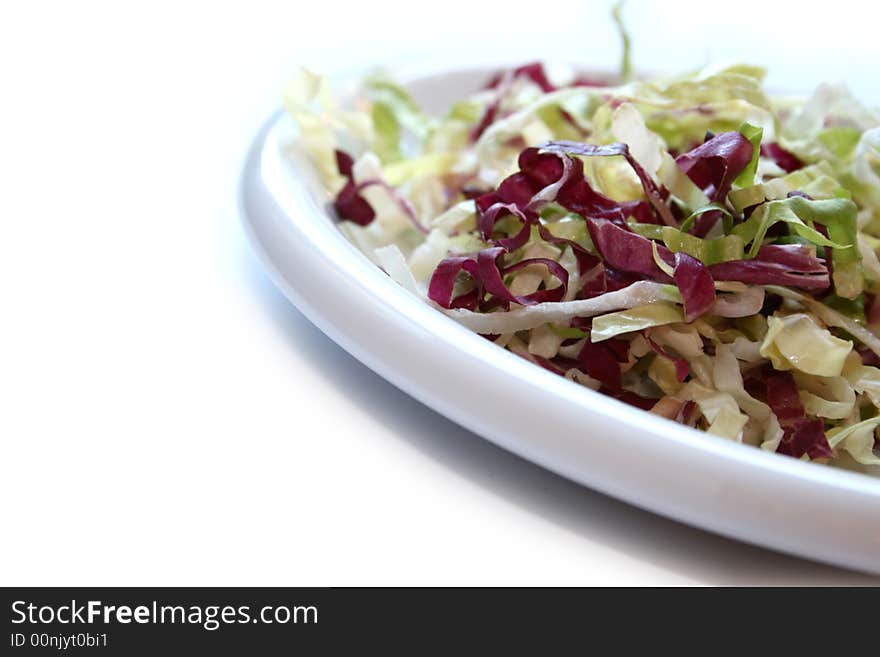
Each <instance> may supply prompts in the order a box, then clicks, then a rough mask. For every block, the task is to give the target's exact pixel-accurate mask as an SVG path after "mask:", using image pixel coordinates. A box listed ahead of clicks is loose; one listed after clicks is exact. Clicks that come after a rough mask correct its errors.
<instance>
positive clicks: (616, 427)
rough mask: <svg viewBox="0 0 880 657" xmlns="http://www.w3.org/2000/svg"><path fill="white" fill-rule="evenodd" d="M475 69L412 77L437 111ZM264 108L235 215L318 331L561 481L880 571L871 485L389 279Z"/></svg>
mask: <svg viewBox="0 0 880 657" xmlns="http://www.w3.org/2000/svg"><path fill="white" fill-rule="evenodd" d="M483 74H484V72H483V71H480V72H474V71H470V72H456V73H447V74H440V75H433V76H428V77H423V78H421V79H417V80H414V81H413V82H412V83H411V84H410V89H411V90H412V91H413V92H414V94H415V95H416V96H417V99H419V100H420V101H421V102H422V103H423V104H425V105H427V106H428V107H429V109H430V108H431V107H443V106H446V105H448V104H449V103H450V102H451V101H452V100H454V99H456V98H458V97H460V96H461V94H462V93H463V91H469V90H470V89H473V88H475V86H476V84H477V81H478V80H480V79H484V78H483ZM289 132H290V125H289V123H288V120H287V119H286V118H284V117H282V116H280V115H276V116H275V117H273V118H272V119H271V120H270V121H269V122H268V123H267V125H266V127H265V129H264V130H263V131H262V132H261V133H260V135H259V136H258V138H257V140H256V142H255V144H254V146H253V149H252V151H251V154H250V156H249V159H248V161H247V164H246V168H245V171H244V174H243V179H242V188H241V209H242V217H243V221H244V225H245V227H246V230H247V233H248V235H249V237H250V239H251V241H252V243H253V247H254V249H255V250H256V251H257V253H258V254H259V256H260V258H261V259H262V261H263V262H264V264H265V266H266V268H267V269H268V271H269V272H270V274H271V276H272V278H273V280H274V281H275V283H276V284H277V285H278V287H279V288H281V290H282V291H283V292H284V293H285V294H286V295H287V297H288V298H289V299H290V300H291V301H292V302H293V303H294V304H296V306H297V307H298V308H299V309H300V310H301V311H302V312H303V313H304V314H305V315H306V316H307V317H308V318H309V319H310V320H311V321H312V322H314V323H315V324H316V325H317V326H318V327H319V328H320V329H321V330H322V331H324V333H326V334H327V335H328V336H330V337H331V338H332V339H333V340H335V341H336V342H337V343H338V344H339V345H340V346H342V347H343V348H344V349H346V350H347V351H348V352H349V353H351V354H352V355H354V356H355V357H356V358H358V359H359V360H361V361H362V362H363V363H365V364H366V365H367V366H369V367H370V368H372V369H373V370H375V371H376V372H377V373H379V374H380V375H381V376H383V377H385V378H386V379H388V380H389V381H391V382H392V383H394V384H395V385H396V386H398V387H399V388H401V389H402V390H405V391H406V392H407V393H409V394H410V395H412V396H413V397H415V398H416V399H418V400H419V401H421V402H422V403H424V404H426V405H428V406H430V407H431V408H433V409H435V410H437V411H439V412H440V413H442V414H444V415H446V416H447V417H449V418H451V419H452V420H454V421H456V422H458V423H459V424H461V425H463V426H465V427H467V428H468V429H470V430H472V431H474V432H477V433H479V434H481V435H483V436H485V437H486V438H488V439H489V440H491V441H492V442H494V443H496V444H498V445H500V446H502V447H504V448H506V449H509V450H510V451H512V452H515V453H516V454H519V455H520V456H523V457H525V458H527V459H529V460H531V461H534V462H535V463H538V464H540V465H542V466H544V467H546V468H549V469H550V470H553V471H554V472H557V473H559V474H561V475H563V476H565V477H568V478H570V479H573V480H575V481H578V482H580V483H582V484H584V485H586V486H589V487H591V488H594V489H597V490H600V491H602V492H604V493H607V494H609V495H613V496H614V497H618V498H620V499H623V500H626V501H627V502H630V503H632V504H635V505H637V506H640V507H643V508H646V509H650V510H652V511H655V512H657V513H661V514H663V515H666V516H669V517H672V518H675V519H677V520H680V521H682V522H686V523H689V524H692V525H697V526H699V527H703V528H705V529H709V530H711V531H714V532H717V533H719V534H723V535H726V536H729V537H734V538H737V539H740V540H744V541H748V542H751V543H756V544H759V545H763V546H766V547H771V548H775V549H777V550H781V551H784V552H789V553H792V554H797V555H800V556H804V557H809V558H813V559H818V560H821V561H826V562H829V563H834V564H837V565H841V566H848V567H851V568H857V569H861V570H865V571H870V572H874V573H880V479H877V478H874V477H869V476H867V475H863V474H857V473H851V472H846V471H842V470H838V469H834V468H830V467H824V466H821V465H816V464H810V463H805V462H801V461H798V460H795V459H791V458H788V457H784V456H778V455H776V454H770V453H766V452H764V451H762V450H760V449H757V448H754V447H749V446H744V445H740V444H737V443H734V442H730V441H727V440H724V439H721V438H717V437H714V436H710V435H708V434H704V433H701V432H698V431H696V430H693V429H690V428H688V427H684V426H682V425H679V424H675V423H673V422H670V421H667V420H664V419H662V418H660V417H657V416H655V415H652V414H650V413H646V412H644V411H641V410H638V409H636V408H633V407H630V406H627V405H625V404H623V403H621V402H618V401H616V400H614V399H611V398H609V397H606V396H604V395H601V394H599V393H595V392H592V391H591V390H588V389H586V388H584V387H582V386H579V385H577V384H574V383H571V382H569V381H566V380H565V379H563V378H561V377H559V376H556V375H554V374H551V373H550V372H547V371H545V370H543V369H541V368H539V367H536V366H534V365H532V364H531V363H528V362H527V361H525V360H522V359H521V358H519V357H518V356H515V355H514V354H512V353H510V352H508V351H505V350H503V349H501V348H499V347H497V346H495V345H494V344H492V343H491V342H489V341H487V340H485V339H483V338H481V337H479V336H478V335H476V334H473V333H471V332H469V331H468V330H466V329H464V328H463V327H461V326H459V325H458V324H456V323H455V322H454V321H452V320H451V319H448V318H446V317H445V316H443V315H442V314H440V313H438V312H436V311H435V310H433V309H432V308H430V307H429V306H428V305H426V304H425V303H423V302H422V301H420V300H419V299H417V298H416V297H414V296H412V295H410V294H409V293H407V292H406V291H404V290H403V289H402V288H400V287H399V286H397V285H396V284H395V283H394V282H392V281H391V280H390V279H389V278H388V277H387V276H386V275H385V274H384V273H383V272H382V271H381V270H379V269H378V268H377V267H375V266H374V265H372V264H371V263H370V262H369V261H368V260H367V259H366V258H365V257H364V256H363V255H362V254H361V253H360V252H358V251H357V250H356V249H355V248H354V247H353V246H352V245H350V244H349V243H348V242H347V241H346V239H345V238H344V237H343V236H342V234H341V233H340V232H339V231H338V230H337V228H336V227H335V226H334V224H333V221H332V220H331V218H330V216H329V214H328V212H327V206H328V197H327V194H326V193H325V192H324V190H323V189H322V187H321V185H320V183H319V181H318V179H317V177H316V175H315V173H314V171H313V170H312V168H311V166H310V165H309V163H308V161H307V160H306V159H305V158H304V157H303V156H302V155H301V154H297V153H291V152H290V151H289V149H285V148H284V147H283V145H284V144H286V143H287V142H288V135H289Z"/></svg>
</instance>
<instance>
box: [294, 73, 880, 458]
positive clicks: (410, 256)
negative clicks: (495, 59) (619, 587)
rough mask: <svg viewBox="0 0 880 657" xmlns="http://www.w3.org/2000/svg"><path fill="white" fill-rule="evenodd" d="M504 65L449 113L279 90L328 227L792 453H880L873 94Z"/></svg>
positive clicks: (518, 328)
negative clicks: (799, 92) (315, 180)
mask: <svg viewBox="0 0 880 657" xmlns="http://www.w3.org/2000/svg"><path fill="white" fill-rule="evenodd" d="M624 61H625V65H624V66H623V67H622V69H623V70H622V72H621V75H620V76H615V78H613V79H612V78H607V77H605V78H603V77H598V76H594V75H586V76H585V75H576V74H574V73H573V72H570V71H566V70H559V69H550V68H548V67H545V66H543V65H542V64H540V63H531V64H526V65H523V66H519V67H517V68H513V69H511V70H507V71H503V72H500V73H498V74H497V75H495V76H493V77H491V79H489V80H487V81H486V84H485V86H484V87H483V88H482V89H480V90H478V91H476V92H475V93H473V94H471V95H468V96H467V97H464V98H462V99H461V100H460V101H459V102H457V103H455V104H454V105H452V107H450V108H449V110H448V111H447V112H446V114H445V115H444V116H442V117H440V118H437V117H432V116H428V115H426V114H425V113H423V112H422V111H421V110H420V108H419V107H418V106H417V104H416V103H415V102H414V101H413V99H412V98H411V97H410V95H409V94H408V93H407V92H406V91H405V90H404V89H403V88H402V87H400V86H398V85H397V84H395V83H394V82H393V81H391V80H390V79H388V78H387V77H383V76H381V75H375V76H372V77H369V78H367V79H366V80H365V81H364V85H363V94H362V96H361V97H360V98H359V99H358V101H357V102H356V104H355V108H354V109H344V108H342V107H341V106H340V105H338V104H337V103H336V101H335V100H334V99H333V97H332V95H331V92H330V89H329V86H328V84H327V82H326V81H325V80H324V79H322V78H320V77H319V76H316V75H314V74H312V73H310V72H308V71H301V72H300V73H299V74H298V76H297V77H296V79H295V80H294V81H293V82H292V84H291V85H290V86H289V88H288V89H287V91H286V94H285V105H286V107H287V109H288V111H289V112H290V114H291V115H292V116H293V118H294V119H295V121H296V122H297V124H298V126H299V139H300V140H301V143H302V145H303V146H304V147H305V148H306V150H307V151H308V153H309V155H310V157H311V158H312V160H313V162H314V164H315V166H316V168H317V170H318V171H319V172H320V174H321V176H322V179H323V182H324V184H325V185H326V188H327V190H328V192H329V194H330V195H331V196H332V199H333V201H332V204H333V208H334V209H335V213H336V214H337V215H338V219H339V221H340V223H339V227H340V229H341V230H342V231H343V232H344V233H345V235H346V236H347V237H348V238H349V239H350V240H351V241H352V242H353V243H354V244H355V245H357V246H358V247H359V248H360V249H361V250H362V251H363V252H364V253H365V254H366V255H367V256H368V257H369V258H371V259H372V260H373V261H375V262H376V263H377V264H378V265H379V266H381V267H382V268H383V269H384V270H385V271H386V272H387V273H388V274H389V275H390V276H391V277H392V278H393V279H394V280H395V281H397V282H398V283H400V284H401V285H403V286H404V287H406V288H407V289H409V290H410V291H412V292H413V293H414V294H417V295H419V296H421V297H422V298H424V299H425V301H426V303H429V304H431V305H433V306H434V307H436V308H437V309H438V311H440V312H443V313H445V314H446V315H447V316H449V317H450V318H452V319H454V320H455V321H457V322H460V323H461V324H463V325H464V326H466V327H468V328H469V329H471V330H473V331H475V332H477V333H479V334H480V335H482V336H484V337H485V338H486V339H487V340H491V341H493V342H494V343H495V344H497V345H498V346H499V347H502V348H505V349H509V350H510V351H512V352H514V353H515V354H517V355H519V356H521V357H522V358H525V359H527V360H529V361H531V362H533V363H534V364H535V365H536V366H539V367H542V368H545V369H547V370H550V371H551V372H554V373H556V374H558V375H559V376H562V377H565V378H566V379H569V380H571V381H572V382H574V383H575V384H579V385H582V386H586V387H588V388H591V389H593V390H598V391H600V392H602V393H605V394H607V395H610V396H612V397H614V398H616V399H619V400H621V401H623V402H626V403H628V404H633V405H635V406H638V407H640V408H643V409H645V410H648V411H650V412H652V413H656V414H658V415H661V416H663V417H666V418H669V419H670V420H673V421H675V422H680V423H682V424H686V425H689V426H692V427H697V428H700V429H704V430H706V431H708V432H709V433H712V434H716V435H718V436H723V437H725V438H729V439H731V440H736V441H742V442H746V443H749V444H752V445H757V446H760V447H761V448H763V449H765V450H770V451H775V452H777V453H779V454H785V455H788V456H791V457H795V458H799V459H809V460H814V461H824V462H827V461H830V460H834V459H837V458H838V457H842V456H844V455H846V456H845V458H851V459H854V460H855V461H857V462H858V463H862V464H872V465H873V464H880V458H878V456H880V448H878V442H877V438H876V435H877V427H878V426H880V337H878V336H880V296H878V295H880V259H878V255H877V254H878V252H880V113H878V112H877V111H875V110H873V109H871V108H869V107H867V106H865V105H863V104H862V103H860V102H859V101H858V100H857V99H855V98H853V97H852V95H851V94H850V93H849V92H848V91H847V89H846V88H845V87H843V86H841V85H829V84H825V85H822V86H820V87H819V88H818V89H816V91H815V93H814V94H813V95H812V96H811V97H810V98H808V99H806V100H803V99H800V100H799V99H792V98H787V97H781V96H774V95H770V94H768V93H767V92H766V91H765V89H764V88H763V84H762V82H763V78H764V71H763V70H762V69H760V68H757V67H754V66H746V65H734V66H724V67H716V68H711V69H706V70H701V71H699V72H696V73H691V74H687V75H682V76H678V77H670V78H657V79H640V80H628V79H627V78H628V70H629V65H628V57H625V58H624Z"/></svg>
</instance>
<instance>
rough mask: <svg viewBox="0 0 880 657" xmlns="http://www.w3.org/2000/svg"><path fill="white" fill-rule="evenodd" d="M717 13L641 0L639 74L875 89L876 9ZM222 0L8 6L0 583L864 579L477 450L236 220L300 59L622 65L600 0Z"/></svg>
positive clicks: (483, 447) (633, 24)
mask: <svg viewBox="0 0 880 657" xmlns="http://www.w3.org/2000/svg"><path fill="white" fill-rule="evenodd" d="M735 4H736V8H735V10H732V11H731V12H730V13H725V14H721V15H718V16H712V15H707V11H708V10H707V9H705V7H707V6H708V4H707V3H705V2H671V1H668V0H667V1H666V2H663V3H656V4H649V3H646V2H631V3H630V5H629V6H628V8H627V10H626V14H627V17H628V19H629V21H628V22H629V25H630V28H631V31H632V33H633V37H634V39H635V56H636V64H637V66H640V67H642V68H647V69H651V70H668V69H679V68H683V67H694V66H697V65H700V64H703V63H707V62H708V61H710V60H713V59H715V58H719V57H722V58H747V59H749V60H751V61H754V62H756V63H764V64H769V65H771V70H772V71H773V73H772V75H771V78H770V83H771V84H772V85H774V86H777V87H779V88H790V89H802V88H805V87H808V86H809V85H811V84H812V82H814V81H816V80H819V79H829V78H830V79H834V78H843V79H845V80H847V81H849V82H850V83H851V84H852V86H853V87H855V88H856V89H857V90H859V91H861V92H862V93H866V94H870V93H873V92H875V91H876V89H875V86H876V78H875V76H874V73H875V71H874V65H875V64H876V61H877V54H878V46H877V45H876V44H877V42H876V34H875V33H874V30H873V27H872V26H874V25H876V21H874V20H873V19H872V18H871V17H870V16H865V14H864V10H863V9H860V7H862V6H866V5H863V4H862V3H855V2H841V1H840V0H838V2H835V3H834V10H833V11H831V10H830V9H829V7H828V5H827V4H826V5H821V6H819V7H820V8H818V9H816V10H815V11H813V10H810V9H805V6H806V5H804V4H803V3H791V4H789V3H774V4H773V7H772V8H770V7H768V5H769V4H770V3H766V2H764V3H759V2H744V1H743V0H740V1H739V2H737V3H735ZM220 5H221V3H183V2H174V3H161V2H151V3H142V4H135V3H126V4H123V3H91V2H79V3H60V2H59V3H48V2H33V3H15V4H14V5H13V4H10V3H7V4H5V5H4V8H3V9H2V10H0V62H2V63H0V71H2V78H0V79H2V87H0V99H2V100H0V119H2V120H0V149H2V151H0V181H2V182H0V217H2V226H3V233H2V238H0V281H2V282H0V290H2V295H0V302H2V306H0V307H2V319H0V337H2V340H0V446H2V452H0V527H2V530H0V531H2V540H0V584H6V585H12V584H19V585H53V584H54V585H58V584H83V585H85V584H88V585H135V584H142V585H147V584H152V585H160V584H176V585H197V584H204V585H224V584H225V585H232V584H239V585H244V584H249V585H328V584H697V583H699V584H770V583H785V584H800V583H803V584H820V583H848V584H853V583H870V582H874V583H876V582H877V580H872V579H871V578H868V577H866V576H863V575H859V574H855V573H848V572H844V571H840V570H836V569H833V568H830V567H826V566H822V565H817V564H812V563H808V562H805V561H800V560H797V559H794V558H790V557H785V556H782V555H777V554H774V553H770V552H767V551H764V550H761V549H758V548H754V547H749V546H745V545H741V544H738V543H735V542H732V541H728V540H726V539H722V538H718V537H715V536H711V535H708V534H705V533H703V532H701V531H698V530H695V529H690V528H687V527H684V526H681V525H678V524H676V523H673V522H671V521H668V520H665V519H661V518H659V517H656V516H654V515H651V514H648V513H645V512H642V511H639V510H636V509H634V508H632V507H629V506H626V505H624V504H621V503H618V502H616V501H613V500H610V499H608V498H606V497H604V496H601V495H599V494H596V493H593V492H590V491H588V490H586V489H583V488H581V487H579V486H576V485H574V484H571V483H569V482H567V481H564V480H562V479H560V478H558V477H556V476H554V475H550V474H548V473H546V472H543V471H542V470H540V469H538V468H537V467H535V466H532V465H530V464H528V463H525V462H523V461H521V460H520V459H518V458H516V457H513V456H511V455H509V454H507V453H505V452H502V451H501V450H499V449H497V448H495V447H492V446H490V445H489V444H488V443H486V442H484V441H483V440H482V439H480V438H479V437H477V436H475V435H472V434H470V433H469V432H467V431H465V430H463V429H461V428H459V427H457V426H455V425H453V424H451V423H450V422H448V421H447V420H445V419H444V418H442V417H440V416H438V415H436V414H435V413H433V412H431V411H429V410H427V409H425V408H424V407H422V406H420V405H419V404H418V403H416V402H414V401H413V400H411V399H410V398H408V397H407V396H406V395H404V394H403V393H401V392H399V391H398V390H396V389H395V388H393V387H392V386H390V385H389V384H387V383H385V382H384V381H383V380H382V379H380V378H378V377H377V376H376V375H374V374H373V373H372V372H370V371H369V370H367V369H366V368H364V367H363V366H361V365H360V364H359V363H358V362H356V361H354V360H353V359H352V358H351V357H349V356H348V355H347V354H346V353H344V352H342V351H341V350H340V349H339V348H337V347H336V346H335V345H334V344H332V343H331V342H329V341H328V340H327V339H326V338H325V337H323V335H322V334H320V333H319V332H318V331H317V330H316V329H315V328H313V327H312V326H311V325H310V324H309V323H308V322H307V321H306V320H304V319H303V317H302V316H301V315H300V314H299V313H298V312H297V311H296V310H295V309H294V308H293V307H292V306H290V305H289V304H288V303H287V302H286V301H285V299H284V298H283V297H282V296H281V295H280V294H279V293H278V292H277V291H276V290H275V289H274V288H273V286H272V285H271V283H270V282H269V281H268V279H267V278H266V276H265V275H264V274H263V273H262V271H261V270H260V267H259V266H258V264H257V263H256V261H255V259H254V257H253V256H252V254H251V253H250V251H249V249H248V246H247V244H246V243H245V241H244V239H243V234H242V231H241V229H240V227H239V225H238V217H237V206H236V186H237V182H238V176H239V172H240V167H241V164H242V161H243V158H244V154H245V151H246V148H247V146H248V144H249V141H250V139H251V138H252V137H253V135H254V134H255V133H256V132H257V129H258V128H259V126H260V124H261V122H262V121H263V120H264V118H265V117H266V116H267V115H268V114H269V113H270V112H271V111H272V110H273V109H274V108H275V107H276V106H277V104H278V96H279V92H280V89H281V87H282V85H283V83H284V81H285V79H286V78H287V76H288V75H289V74H290V72H291V71H292V70H293V69H294V67H295V66H297V65H298V64H301V63H305V64H307V65H309V66H310V67H312V68H315V69H318V70H322V71H325V72H330V73H338V72H340V71H344V70H353V69H362V68H363V67H367V66H371V65H374V64H375V65H379V64H385V65H394V64H397V63H400V62H406V63H407V64H409V65H412V64H416V65H419V64H422V63H424V64H425V65H426V66H431V67H433V68H437V66H438V64H440V65H442V64H444V63H445V62H447V61H448V62H449V63H450V65H458V64H461V63H466V62H469V61H470V62H481V61H486V60H492V61H498V60H501V59H507V60H509V61H512V62H517V61H520V62H521V61H526V60H528V59H530V58H534V57H544V58H551V59H558V60H570V61H582V62H584V63H585V64H586V65H587V66H589V65H596V66H600V67H607V66H613V65H614V64H615V63H616V61H617V57H618V52H619V51H618V47H617V40H616V36H615V34H614V32H613V31H612V29H611V27H610V22H609V20H608V17H607V9H606V5H605V4H604V3H590V4H588V3H581V2H574V1H571V0H557V2H554V3H550V4H547V3H537V4H536V3H513V2H509V1H508V2H504V3H494V2H493V3H476V2H458V1H454V2H449V1H444V2H442V3H434V5H433V6H432V4H431V3H421V4H419V3H412V2H405V3H404V2H400V3H388V2H375V1H374V2H359V3H338V2H337V3H296V2H289V1H288V2H278V3H268V2H247V3H244V2H242V3H237V4H231V3H230V4H226V3H224V4H223V5H222V6H220ZM518 5H522V9H517V6H518ZM544 10H547V13H544ZM768 12H769V13H768ZM853 16H863V17H864V20H853Z"/></svg>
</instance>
